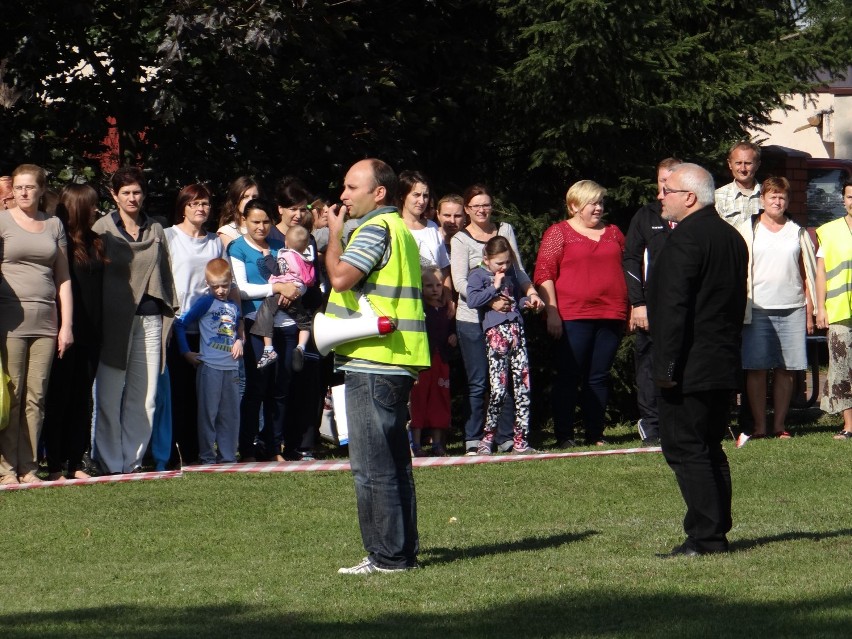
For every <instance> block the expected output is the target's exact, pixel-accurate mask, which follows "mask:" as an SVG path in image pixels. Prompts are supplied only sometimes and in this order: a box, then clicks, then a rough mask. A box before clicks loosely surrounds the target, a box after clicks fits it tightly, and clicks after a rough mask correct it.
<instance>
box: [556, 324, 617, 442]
mask: <svg viewBox="0 0 852 639" xmlns="http://www.w3.org/2000/svg"><path fill="white" fill-rule="evenodd" d="M623 331H624V322H623V321H622V320H606V319H600V320H565V321H563V322H562V337H561V338H560V339H559V346H558V348H559V352H558V356H557V361H558V365H557V371H556V382H555V383H554V384H553V390H552V392H551V394H552V398H553V430H554V432H555V434H556V441H564V440H566V439H574V409H575V408H576V406H577V394H578V389H579V388H580V383H581V382H582V389H580V390H579V396H580V408H581V410H582V411H583V423H584V424H585V427H586V443H588V444H594V443H595V442H597V441H600V440H601V439H602V438H603V431H604V414H605V412H606V402H607V397H608V396H609V371H610V369H611V368H612V363H613V361H614V360H615V354H616V352H617V351H618V344H619V342H620V341H621V334H622V332H623Z"/></svg>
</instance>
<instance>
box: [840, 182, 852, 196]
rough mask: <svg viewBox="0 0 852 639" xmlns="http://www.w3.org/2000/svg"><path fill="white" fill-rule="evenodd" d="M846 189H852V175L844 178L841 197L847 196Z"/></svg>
mask: <svg viewBox="0 0 852 639" xmlns="http://www.w3.org/2000/svg"><path fill="white" fill-rule="evenodd" d="M846 189H852V177H848V178H846V179H845V180H843V186H841V187H840V195H841V197H845V196H846Z"/></svg>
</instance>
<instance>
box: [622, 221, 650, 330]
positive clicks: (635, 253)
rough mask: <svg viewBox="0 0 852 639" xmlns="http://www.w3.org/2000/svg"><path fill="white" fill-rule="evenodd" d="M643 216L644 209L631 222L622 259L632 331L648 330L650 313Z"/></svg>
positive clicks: (646, 243) (646, 241) (646, 242)
mask: <svg viewBox="0 0 852 639" xmlns="http://www.w3.org/2000/svg"><path fill="white" fill-rule="evenodd" d="M641 216H642V209H639V210H638V211H636V214H635V215H634V216H633V219H632V220H630V227H629V228H628V229H627V237H626V238H625V241H624V257H623V258H622V267H623V269H624V280H625V281H626V282H627V298H628V299H629V300H630V306H631V313H630V330H634V329H636V328H641V329H643V330H648V313H647V309H646V308H645V249H646V248H647V246H648V240H647V239H646V238H645V237H644V235H643V234H642V223H641V221H640V217H641Z"/></svg>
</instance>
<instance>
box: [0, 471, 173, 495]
mask: <svg viewBox="0 0 852 639" xmlns="http://www.w3.org/2000/svg"><path fill="white" fill-rule="evenodd" d="M182 476H183V471H180V470H164V471H154V472H150V473H129V474H127V475H104V476H103V477H89V478H88V479H65V480H59V481H41V482H37V483H32V484H3V485H0V491H3V490H29V489H32V488H62V487H63V486H88V485H91V484H120V483H125V482H129V481H146V480H149V479H171V478H173V477H182Z"/></svg>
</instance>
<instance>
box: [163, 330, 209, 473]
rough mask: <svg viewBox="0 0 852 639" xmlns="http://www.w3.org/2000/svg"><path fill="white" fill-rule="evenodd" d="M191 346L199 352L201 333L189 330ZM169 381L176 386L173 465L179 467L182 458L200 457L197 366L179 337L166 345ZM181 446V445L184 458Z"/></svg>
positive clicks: (174, 390) (171, 461)
mask: <svg viewBox="0 0 852 639" xmlns="http://www.w3.org/2000/svg"><path fill="white" fill-rule="evenodd" d="M186 341H187V342H188V343H189V348H190V350H191V351H193V352H194V353H197V352H198V351H199V348H200V342H201V336H200V335H199V334H198V333H188V334H187V336H186ZM166 363H167V364H168V366H169V381H170V382H171V388H172V453H171V459H170V460H169V465H170V466H172V467H178V466H179V464H178V460H179V459H181V458H182V459H183V463H184V464H194V463H195V462H196V461H197V460H198V395H197V391H196V389H195V366H193V365H192V364H190V363H189V362H188V361H186V358H185V357H184V356H183V355H181V354H180V349H179V348H178V344H177V339H176V338H175V337H172V340H171V342H169V346H168V348H167V349H166ZM177 447H180V458H179V457H178V450H177Z"/></svg>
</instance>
